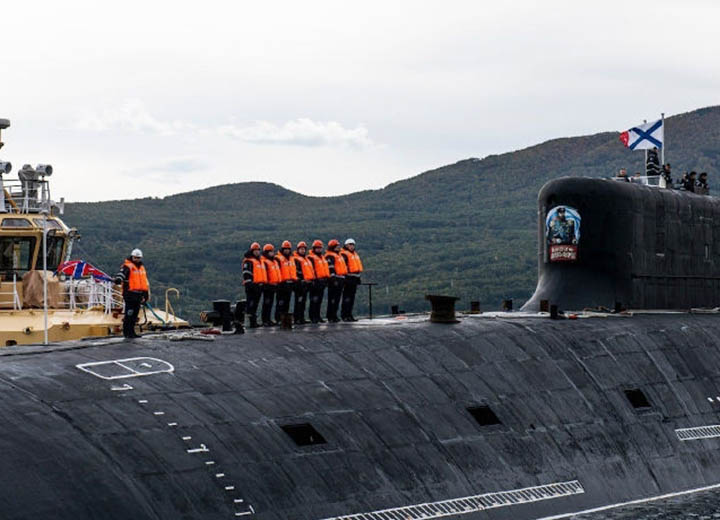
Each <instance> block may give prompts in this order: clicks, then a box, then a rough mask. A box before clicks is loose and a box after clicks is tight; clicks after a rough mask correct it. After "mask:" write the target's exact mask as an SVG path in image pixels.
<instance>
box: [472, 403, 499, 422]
mask: <svg viewBox="0 0 720 520" xmlns="http://www.w3.org/2000/svg"><path fill="white" fill-rule="evenodd" d="M467 411H468V412H470V415H472V416H473V419H475V420H476V421H477V423H478V424H479V425H480V426H492V425H493V424H502V422H501V421H500V419H498V416H497V415H495V412H493V411H492V408H490V407H489V406H488V405H482V406H470V407H468V408H467Z"/></svg>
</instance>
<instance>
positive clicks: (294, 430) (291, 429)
mask: <svg viewBox="0 0 720 520" xmlns="http://www.w3.org/2000/svg"><path fill="white" fill-rule="evenodd" d="M280 428H282V430H283V431H284V432H285V433H287V434H288V435H289V436H290V438H291V439H292V440H293V441H294V442H295V444H297V445H298V446H314V445H316V444H325V443H326V442H327V441H326V440H325V437H323V436H322V435H321V434H320V432H318V431H317V430H316V429H315V428H314V427H313V425H312V424H310V423H302V424H286V425H284V426H281V427H280Z"/></svg>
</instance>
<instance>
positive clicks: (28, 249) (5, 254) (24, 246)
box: [0, 237, 35, 280]
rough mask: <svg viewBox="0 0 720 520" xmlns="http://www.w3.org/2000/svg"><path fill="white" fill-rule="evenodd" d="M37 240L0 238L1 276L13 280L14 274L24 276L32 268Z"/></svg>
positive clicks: (30, 238)
mask: <svg viewBox="0 0 720 520" xmlns="http://www.w3.org/2000/svg"><path fill="white" fill-rule="evenodd" d="M34 251H35V239H34V238H32V237H4V238H0V276H1V277H2V278H3V279H5V280H12V277H13V274H17V275H18V276H22V275H23V274H25V272H27V271H29V270H30V269H31V268H32V260H33V253H34Z"/></svg>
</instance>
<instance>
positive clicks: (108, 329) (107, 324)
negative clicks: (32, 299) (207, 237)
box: [0, 308, 190, 347]
mask: <svg viewBox="0 0 720 520" xmlns="http://www.w3.org/2000/svg"><path fill="white" fill-rule="evenodd" d="M155 313H156V314H157V315H158V316H159V317H160V319H158V318H156V317H155V316H153V314H152V313H151V312H147V315H145V313H143V312H142V311H141V312H140V319H139V320H138V325H139V328H138V330H151V329H156V328H160V327H163V325H165V326H167V327H172V328H185V327H189V326H190V325H189V324H188V322H187V321H185V320H182V319H180V318H178V317H177V316H173V315H172V314H166V313H165V312H164V311H161V310H155ZM122 319H123V315H122V314H119V313H112V314H107V313H105V311H104V310H103V309H101V308H97V309H83V310H80V309H78V310H74V311H73V310H66V309H50V310H48V340H49V341H51V342H58V341H69V340H77V339H83V338H92V337H102V336H118V335H122ZM161 320H162V321H161ZM163 322H164V323H163ZM44 337H45V334H44V320H43V311H42V309H23V310H0V347H2V346H11V345H29V344H33V343H42V342H43V341H44Z"/></svg>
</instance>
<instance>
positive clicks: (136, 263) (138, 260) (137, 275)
mask: <svg viewBox="0 0 720 520" xmlns="http://www.w3.org/2000/svg"><path fill="white" fill-rule="evenodd" d="M142 259H143V254H142V251H140V250H139V249H133V251H132V253H130V256H128V257H127V258H126V259H125V262H124V263H123V265H122V266H121V267H120V271H119V272H118V274H116V275H115V283H117V284H122V289H123V299H124V300H125V315H124V316H123V336H125V337H126V338H139V337H140V336H139V335H138V334H136V333H135V324H136V323H137V319H138V313H139V312H140V306H141V305H142V304H144V303H145V302H147V300H148V297H149V296H150V285H149V284H148V279H147V273H146V272H145V266H144V265H143V261H142Z"/></svg>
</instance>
